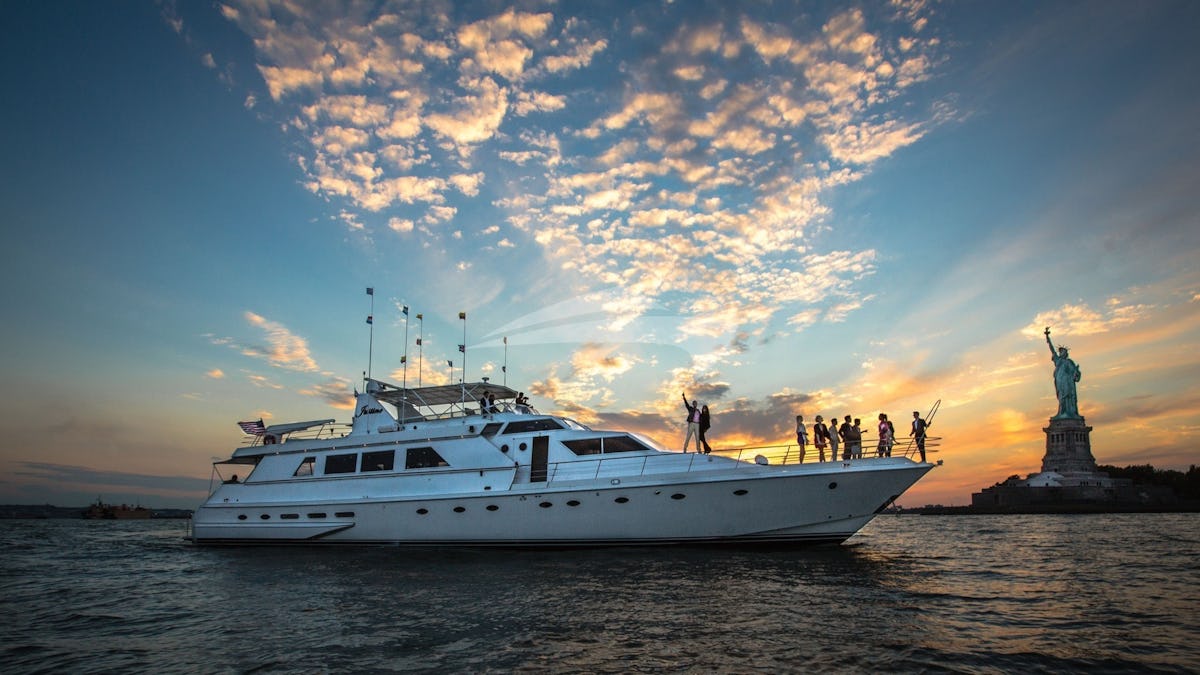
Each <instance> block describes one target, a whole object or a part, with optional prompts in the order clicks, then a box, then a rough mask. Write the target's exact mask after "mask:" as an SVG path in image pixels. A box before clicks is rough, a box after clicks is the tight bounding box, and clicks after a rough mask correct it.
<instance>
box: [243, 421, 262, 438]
mask: <svg viewBox="0 0 1200 675" xmlns="http://www.w3.org/2000/svg"><path fill="white" fill-rule="evenodd" d="M238 426H239V427H241V428H242V431H244V432H246V433H248V434H252V435H254V436H262V435H263V432H264V431H266V430H267V429H266V427H264V426H263V421H262V420H261V419H260V420H255V421H253V422H238Z"/></svg>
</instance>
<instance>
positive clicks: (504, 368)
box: [500, 366, 508, 373]
mask: <svg viewBox="0 0 1200 675" xmlns="http://www.w3.org/2000/svg"><path fill="white" fill-rule="evenodd" d="M500 372H502V373H507V372H508V366H500Z"/></svg>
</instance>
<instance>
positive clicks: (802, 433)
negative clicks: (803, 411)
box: [796, 415, 808, 464]
mask: <svg viewBox="0 0 1200 675" xmlns="http://www.w3.org/2000/svg"><path fill="white" fill-rule="evenodd" d="M796 445H798V446H800V463H801V464H803V463H804V453H805V452H807V451H808V428H807V427H805V426H804V415H796Z"/></svg>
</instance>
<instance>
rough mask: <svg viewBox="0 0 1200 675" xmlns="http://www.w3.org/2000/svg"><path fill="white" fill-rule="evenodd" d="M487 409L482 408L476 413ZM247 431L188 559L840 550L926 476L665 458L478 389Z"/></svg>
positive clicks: (371, 397)
mask: <svg viewBox="0 0 1200 675" xmlns="http://www.w3.org/2000/svg"><path fill="white" fill-rule="evenodd" d="M491 396H495V400H496V404H495V406H494V407H491V406H484V405H481V404H479V403H477V401H479V400H480V399H481V398H482V397H491ZM243 428H247V427H245V426H244V427H243ZM250 430H251V432H252V434H253V435H252V436H251V437H250V438H249V439H248V440H249V444H248V445H246V446H245V447H240V448H238V449H236V450H235V451H234V452H233V455H232V456H231V457H230V458H229V459H226V460H222V461H219V462H216V463H215V464H214V465H213V479H214V483H215V489H213V490H212V492H211V494H210V495H209V497H208V499H207V500H206V501H205V502H204V504H202V505H201V506H200V507H199V508H198V509H197V510H196V512H195V515H194V516H193V521H192V537H193V540H194V541H195V542H197V543H204V544H242V543H271V544H306V545H307V544H390V545H412V546H503V547H543V546H555V547H563V546H609V545H648V544H649V545H660V544H791V543H834V542H841V541H843V540H845V539H846V538H847V537H849V536H850V535H852V534H854V533H855V532H857V531H858V530H859V529H860V528H862V527H863V526H864V525H866V524H867V523H868V522H869V521H870V520H871V519H872V518H873V517H874V516H875V515H876V514H877V513H879V512H880V511H882V510H884V509H885V508H887V507H888V506H889V505H890V504H891V503H892V502H893V501H894V500H895V499H896V498H897V497H899V496H900V495H901V494H902V493H903V492H904V491H905V490H907V489H908V488H909V487H910V486H912V485H913V484H914V483H915V482H916V481H917V480H919V479H920V478H921V476H923V475H924V474H925V473H926V472H927V471H929V470H930V469H931V468H932V467H933V464H930V463H926V462H918V461H914V460H913V459H911V458H910V457H907V456H891V457H875V456H872V457H863V458H852V459H844V460H841V459H840V460H837V461H830V462H815V461H812V460H813V459H814V458H813V457H812V455H815V454H816V453H815V452H814V451H812V450H811V449H810V451H809V461H808V462H804V461H800V459H801V458H800V457H798V455H797V450H796V447H795V446H777V447H775V448H752V449H746V450H740V451H717V452H719V453H720V454H711V455H705V454H696V453H686V452H683V453H681V452H674V451H668V450H665V449H663V448H661V447H659V446H658V445H657V444H656V443H654V442H653V441H651V440H650V439H648V438H645V437H643V436H640V435H638V434H635V433H629V432H624V431H600V430H595V429H591V428H589V427H587V426H585V425H583V424H580V423H578V422H576V421H574V420H572V419H569V418H566V417H561V416H557V415H544V414H541V413H539V412H537V411H536V410H535V409H533V408H532V407H529V406H528V405H518V403H517V401H516V392H515V391H513V390H512V389H509V388H508V387H505V386H500V385H497V384H494V383H489V382H486V381H485V382H478V383H465V384H456V385H447V386H437V387H422V388H402V387H397V386H395V385H391V384H388V383H385V382H382V381H379V380H375V379H369V378H368V379H367V380H366V386H365V391H364V392H362V393H360V394H358V395H357V405H356V406H355V412H354V419H353V422H352V423H351V424H350V425H336V424H335V423H334V420H331V419H326V420H314V421H308V422H295V423H288V424H276V425H270V426H266V427H261V426H259V427H254V428H251V429H250ZM931 440H932V439H931ZM871 454H872V455H874V454H875V452H874V448H871ZM893 454H895V455H899V454H912V453H911V452H910V453H893ZM239 475H240V478H239Z"/></svg>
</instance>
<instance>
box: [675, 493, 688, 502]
mask: <svg viewBox="0 0 1200 675" xmlns="http://www.w3.org/2000/svg"><path fill="white" fill-rule="evenodd" d="M671 499H675V500H679V499H687V495H685V494H681V493H679V492H676V493H675V494H673V495H671Z"/></svg>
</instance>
